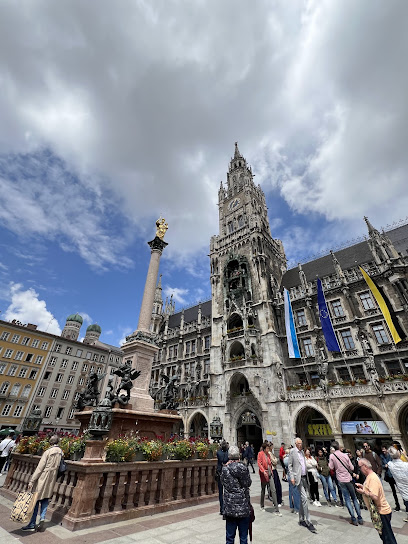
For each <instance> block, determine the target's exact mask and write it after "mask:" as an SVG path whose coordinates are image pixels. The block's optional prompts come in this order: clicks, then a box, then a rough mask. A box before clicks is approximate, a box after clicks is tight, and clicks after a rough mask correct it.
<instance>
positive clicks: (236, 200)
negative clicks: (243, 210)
mask: <svg viewBox="0 0 408 544" xmlns="http://www.w3.org/2000/svg"><path fill="white" fill-rule="evenodd" d="M239 203H240V200H239V198H234V200H231V202H230V203H229V204H228V209H229V210H234V209H235V208H236V207H237V206H238V204H239Z"/></svg>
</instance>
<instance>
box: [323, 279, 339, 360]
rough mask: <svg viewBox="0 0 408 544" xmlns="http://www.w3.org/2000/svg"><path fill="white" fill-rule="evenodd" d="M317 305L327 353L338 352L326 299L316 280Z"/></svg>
mask: <svg viewBox="0 0 408 544" xmlns="http://www.w3.org/2000/svg"><path fill="white" fill-rule="evenodd" d="M317 304H318V305H319V317H320V323H321V324H322V330H323V334H324V339H325V340H326V346H327V349H328V350H329V351H340V346H339V343H338V341H337V337H336V334H335V332H334V329H333V325H332V322H331V319H330V314H329V309H328V308H327V304H326V299H325V298H324V293H323V287H322V282H321V281H320V278H317Z"/></svg>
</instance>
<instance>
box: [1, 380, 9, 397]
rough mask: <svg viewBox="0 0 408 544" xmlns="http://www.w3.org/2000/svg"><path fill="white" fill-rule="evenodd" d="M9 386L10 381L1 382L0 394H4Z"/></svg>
mask: <svg viewBox="0 0 408 544" xmlns="http://www.w3.org/2000/svg"><path fill="white" fill-rule="evenodd" d="M9 387H10V383H9V382H4V383H2V384H1V387H0V394H1V395H4V394H5V393H7V391H8V388H9Z"/></svg>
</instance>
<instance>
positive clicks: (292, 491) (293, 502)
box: [288, 480, 300, 512]
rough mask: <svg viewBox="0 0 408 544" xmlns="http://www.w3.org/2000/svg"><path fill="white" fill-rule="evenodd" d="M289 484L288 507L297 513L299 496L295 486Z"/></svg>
mask: <svg viewBox="0 0 408 544" xmlns="http://www.w3.org/2000/svg"><path fill="white" fill-rule="evenodd" d="M288 482H289V506H290V507H291V508H293V509H294V510H296V512H299V510H300V495H299V490H298V488H297V486H296V485H293V484H292V482H291V481H290V480H288Z"/></svg>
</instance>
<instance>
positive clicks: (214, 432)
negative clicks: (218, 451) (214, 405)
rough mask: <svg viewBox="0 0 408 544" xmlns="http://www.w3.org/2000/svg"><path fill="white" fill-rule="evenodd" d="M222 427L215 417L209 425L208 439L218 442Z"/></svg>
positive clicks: (218, 419)
mask: <svg viewBox="0 0 408 544" xmlns="http://www.w3.org/2000/svg"><path fill="white" fill-rule="evenodd" d="M222 430H223V425H222V423H221V419H220V418H219V417H218V416H216V417H214V419H213V420H212V421H211V423H210V437H211V440H213V441H214V442H219V441H220V440H221V439H222Z"/></svg>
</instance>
